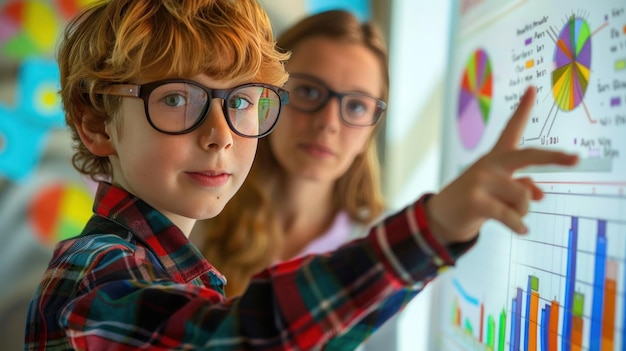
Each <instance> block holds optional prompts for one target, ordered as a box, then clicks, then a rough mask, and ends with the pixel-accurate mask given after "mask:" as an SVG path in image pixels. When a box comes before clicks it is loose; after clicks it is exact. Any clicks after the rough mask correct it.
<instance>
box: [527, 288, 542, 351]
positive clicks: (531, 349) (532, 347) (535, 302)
mask: <svg viewBox="0 0 626 351" xmlns="http://www.w3.org/2000/svg"><path fill="white" fill-rule="evenodd" d="M538 309H539V293H538V292H536V291H531V295H530V329H529V330H528V351H537V314H538V312H537V310H538Z"/></svg>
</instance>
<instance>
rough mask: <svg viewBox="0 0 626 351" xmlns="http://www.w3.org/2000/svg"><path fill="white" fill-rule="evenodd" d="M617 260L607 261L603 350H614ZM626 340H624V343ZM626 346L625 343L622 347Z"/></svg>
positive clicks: (603, 314)
mask: <svg viewBox="0 0 626 351" xmlns="http://www.w3.org/2000/svg"><path fill="white" fill-rule="evenodd" d="M617 267H618V264H617V262H615V261H613V260H608V261H607V262H606V280H605V281H604V311H603V313H602V345H601V348H600V349H601V350H602V351H613V350H614V342H613V340H614V339H615V335H614V334H615V308H616V306H615V300H616V298H617ZM624 342H626V340H622V343H624ZM624 347H626V345H623V347H622V349H623V348H624Z"/></svg>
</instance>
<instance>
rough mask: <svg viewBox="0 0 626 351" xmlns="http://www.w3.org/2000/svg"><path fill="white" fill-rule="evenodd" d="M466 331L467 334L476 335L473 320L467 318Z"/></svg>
mask: <svg viewBox="0 0 626 351" xmlns="http://www.w3.org/2000/svg"><path fill="white" fill-rule="evenodd" d="M464 329H465V333H467V335H471V336H474V327H472V322H470V320H469V319H467V318H465V328H464Z"/></svg>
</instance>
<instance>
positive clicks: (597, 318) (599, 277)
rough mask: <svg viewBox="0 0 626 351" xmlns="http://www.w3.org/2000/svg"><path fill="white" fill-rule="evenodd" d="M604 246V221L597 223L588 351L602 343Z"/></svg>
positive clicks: (598, 347) (598, 348) (594, 349)
mask: <svg viewBox="0 0 626 351" xmlns="http://www.w3.org/2000/svg"><path fill="white" fill-rule="evenodd" d="M606 244H607V242H606V221H598V238H597V241H596V263H595V270H594V275H593V300H592V302H591V332H590V335H589V351H600V344H601V341H602V304H603V301H604V278H605V275H606V272H605V268H606Z"/></svg>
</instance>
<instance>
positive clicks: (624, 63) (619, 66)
mask: <svg viewBox="0 0 626 351" xmlns="http://www.w3.org/2000/svg"><path fill="white" fill-rule="evenodd" d="M623 69H626V59H623V60H617V61H615V70H616V71H621V70H623Z"/></svg>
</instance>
